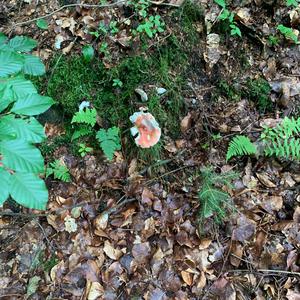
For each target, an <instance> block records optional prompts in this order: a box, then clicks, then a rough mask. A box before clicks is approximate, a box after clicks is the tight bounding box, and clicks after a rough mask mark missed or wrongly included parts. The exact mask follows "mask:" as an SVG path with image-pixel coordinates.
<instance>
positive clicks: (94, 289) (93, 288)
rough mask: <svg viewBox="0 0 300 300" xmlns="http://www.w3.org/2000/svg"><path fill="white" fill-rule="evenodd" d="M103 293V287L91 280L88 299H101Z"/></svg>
mask: <svg viewBox="0 0 300 300" xmlns="http://www.w3.org/2000/svg"><path fill="white" fill-rule="evenodd" d="M103 295H104V288H103V286H102V285H101V284H100V283H99V282H92V283H91V284H90V286H89V289H88V296H87V299H88V300H97V299H102V297H103Z"/></svg>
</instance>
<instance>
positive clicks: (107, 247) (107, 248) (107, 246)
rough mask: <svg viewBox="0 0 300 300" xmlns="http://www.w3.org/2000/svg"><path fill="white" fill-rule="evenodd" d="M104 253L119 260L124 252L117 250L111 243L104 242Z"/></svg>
mask: <svg viewBox="0 0 300 300" xmlns="http://www.w3.org/2000/svg"><path fill="white" fill-rule="evenodd" d="M103 251H104V253H105V254H106V255H107V256H108V257H109V258H110V259H113V260H118V259H119V258H120V257H121V256H122V255H123V252H122V251H121V250H119V249H115V248H114V247H113V246H112V245H111V243H110V242H109V241H105V242H104V248H103Z"/></svg>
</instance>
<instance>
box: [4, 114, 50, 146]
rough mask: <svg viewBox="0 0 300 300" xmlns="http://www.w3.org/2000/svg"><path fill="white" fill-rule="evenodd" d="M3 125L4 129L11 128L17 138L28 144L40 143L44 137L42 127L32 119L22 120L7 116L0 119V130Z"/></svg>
mask: <svg viewBox="0 0 300 300" xmlns="http://www.w3.org/2000/svg"><path fill="white" fill-rule="evenodd" d="M3 124H4V126H6V128H12V130H14V132H15V133H16V137H17V138H19V139H23V140H25V141H27V142H30V143H40V142H42V141H43V140H44V139H45V137H46V135H45V133H44V128H43V126H42V125H41V124H40V123H39V122H38V121H37V120H36V119H35V118H34V117H31V118H30V119H27V120H24V119H20V118H18V119H17V118H16V117H15V116H12V115H8V116H4V117H3V118H1V119H0V128H1V125H3Z"/></svg>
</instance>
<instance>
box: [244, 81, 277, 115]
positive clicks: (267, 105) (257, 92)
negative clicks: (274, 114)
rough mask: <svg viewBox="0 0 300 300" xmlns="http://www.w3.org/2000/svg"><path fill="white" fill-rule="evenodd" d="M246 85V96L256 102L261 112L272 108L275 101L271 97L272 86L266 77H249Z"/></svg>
mask: <svg viewBox="0 0 300 300" xmlns="http://www.w3.org/2000/svg"><path fill="white" fill-rule="evenodd" d="M246 87H247V88H246V89H245V90H244V94H245V96H247V97H248V98H249V99H250V100H252V101H253V102H254V103H255V105H256V106H257V109H258V110H259V111H260V112H262V113H264V112H266V111H271V110H272V108H273V103H272V101H271V99H270V92H271V87H270V85H269V83H268V82H267V81H266V80H265V79H263V78H258V79H249V80H248V81H247V83H246Z"/></svg>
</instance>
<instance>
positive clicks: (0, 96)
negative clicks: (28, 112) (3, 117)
mask: <svg viewBox="0 0 300 300" xmlns="http://www.w3.org/2000/svg"><path fill="white" fill-rule="evenodd" d="M14 100H15V97H14V94H13V90H12V88H11V86H10V85H8V84H3V85H1V84H0V112H2V111H3V110H4V109H6V108H7V107H8V105H9V104H10V103H12V102H13V101H14Z"/></svg>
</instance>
